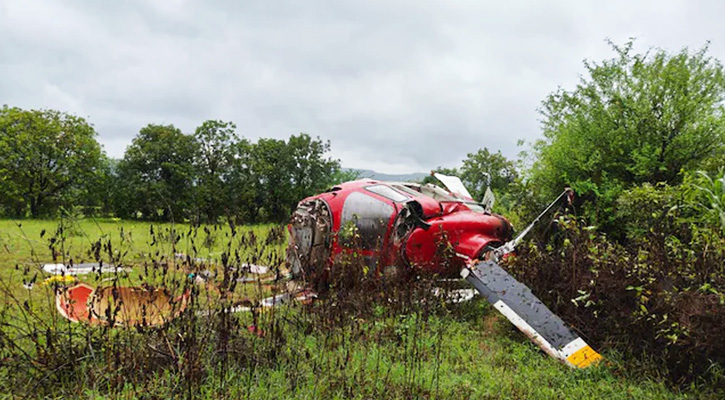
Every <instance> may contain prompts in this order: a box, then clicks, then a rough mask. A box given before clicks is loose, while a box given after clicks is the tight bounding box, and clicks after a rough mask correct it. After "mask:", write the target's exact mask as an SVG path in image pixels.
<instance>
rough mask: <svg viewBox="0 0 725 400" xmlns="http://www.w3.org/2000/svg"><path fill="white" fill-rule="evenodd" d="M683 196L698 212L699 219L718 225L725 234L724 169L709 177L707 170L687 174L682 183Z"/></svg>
mask: <svg viewBox="0 0 725 400" xmlns="http://www.w3.org/2000/svg"><path fill="white" fill-rule="evenodd" d="M683 189H684V192H685V198H686V199H687V201H688V204H689V205H690V207H691V208H692V209H694V210H695V211H697V212H699V213H700V216H701V218H700V219H701V221H703V222H705V223H709V224H711V225H712V226H714V227H719V228H720V232H721V233H723V234H725V169H723V168H720V171H719V172H718V173H717V174H716V175H715V176H714V177H710V175H708V174H707V172H704V171H697V172H696V173H693V174H688V175H687V176H686V178H685V182H684V185H683Z"/></svg>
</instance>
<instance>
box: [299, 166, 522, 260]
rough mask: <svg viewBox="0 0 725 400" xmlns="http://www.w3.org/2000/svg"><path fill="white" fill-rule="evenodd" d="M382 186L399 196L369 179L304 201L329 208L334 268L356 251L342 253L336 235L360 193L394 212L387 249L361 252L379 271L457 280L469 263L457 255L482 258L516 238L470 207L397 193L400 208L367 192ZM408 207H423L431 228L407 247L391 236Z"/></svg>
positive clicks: (502, 222) (503, 224) (406, 241)
mask: <svg viewBox="0 0 725 400" xmlns="http://www.w3.org/2000/svg"><path fill="white" fill-rule="evenodd" d="M380 184H383V185H387V186H389V187H391V188H392V189H394V190H395V188H394V187H393V186H391V184H390V183H387V182H380V181H374V180H370V179H367V180H360V181H354V182H347V183H343V184H340V185H338V186H336V187H335V188H333V190H332V191H329V192H326V193H322V194H319V195H316V196H312V197H309V198H307V199H304V200H303V201H302V202H307V201H311V200H315V199H321V200H324V201H325V202H326V203H327V204H328V206H329V208H330V211H331V214H332V219H333V223H332V225H333V229H332V232H333V238H332V249H331V254H330V263H332V262H333V260H334V259H335V256H336V255H338V254H340V253H342V252H349V251H351V250H350V249H347V248H342V247H341V246H340V245H339V244H338V240H337V233H338V232H339V230H340V227H341V220H342V215H343V207H344V204H345V200H346V199H347V197H348V196H349V195H350V194H352V193H355V192H361V193H364V194H365V195H368V196H371V197H373V198H376V199H378V200H381V201H383V202H385V203H387V204H389V205H390V206H392V207H393V210H395V211H394V213H393V215H392V216H391V218H390V219H389V220H388V221H387V229H386V231H385V236H384V238H383V246H382V249H381V250H380V251H369V250H366V251H361V250H360V249H358V250H356V251H357V252H358V253H362V254H363V255H366V256H373V257H375V258H376V259H377V261H378V270H382V268H383V267H384V266H386V265H399V264H401V263H402V264H405V265H407V266H414V267H418V268H422V269H425V270H429V271H433V272H437V273H445V274H449V273H450V274H457V273H458V272H460V269H461V268H462V267H463V265H464V261H465V260H464V258H462V257H460V256H455V254H456V253H458V254H459V255H463V256H465V257H470V258H477V257H479V256H481V252H482V250H483V249H484V248H485V247H486V246H487V245H489V244H497V245H500V244H503V243H504V242H506V241H508V240H510V238H511V233H512V228H511V225H510V224H509V223H508V221H506V219H504V218H503V217H501V216H499V215H496V214H488V213H484V212H479V211H472V209H471V208H470V207H469V206H467V205H466V203H465V202H461V201H437V200H436V199H434V198H432V197H429V196H427V195H424V194H422V193H415V195H413V194H411V193H408V192H406V191H402V190H396V191H397V192H399V193H401V194H403V195H404V196H405V197H406V200H405V201H400V202H395V201H392V200H390V199H388V198H386V197H383V196H381V195H378V194H376V193H372V192H370V191H368V190H366V189H365V188H366V187H369V186H372V185H380ZM408 201H417V202H418V203H419V204H420V208H421V210H422V215H423V218H422V220H423V221H424V222H425V223H427V224H429V225H430V228H429V229H427V230H425V229H423V228H421V227H415V228H413V229H412V230H410V231H409V232H408V233H407V235H405V237H404V238H403V240H402V243H392V241H393V240H392V236H391V235H392V231H393V228H394V225H395V221H396V217H397V216H398V213H400V211H401V210H402V209H403V208H404V206H405V203H406V202H408ZM302 202H301V203H302ZM445 253H448V254H449V255H454V256H453V257H443V256H442V255H443V254H445ZM446 260H447V261H446Z"/></svg>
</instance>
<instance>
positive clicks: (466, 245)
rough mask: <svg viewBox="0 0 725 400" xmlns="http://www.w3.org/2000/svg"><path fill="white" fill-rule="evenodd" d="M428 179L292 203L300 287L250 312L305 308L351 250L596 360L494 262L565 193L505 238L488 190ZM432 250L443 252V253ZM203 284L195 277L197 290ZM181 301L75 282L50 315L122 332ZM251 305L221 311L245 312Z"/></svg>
mask: <svg viewBox="0 0 725 400" xmlns="http://www.w3.org/2000/svg"><path fill="white" fill-rule="evenodd" d="M433 175H434V176H435V177H436V178H437V179H438V180H439V181H440V182H441V183H442V184H443V187H440V186H437V185H433V184H419V183H411V182H382V181H375V180H370V179H365V180H358V181H353V182H346V183H343V184H340V185H337V186H334V187H332V188H331V189H329V190H328V191H326V192H324V193H321V194H318V195H315V196H312V197H309V198H306V199H304V200H302V201H300V203H299V204H298V207H297V209H296V210H295V211H294V212H293V214H292V217H291V221H290V224H289V226H288V230H289V233H290V235H289V245H288V249H287V265H288V268H289V270H290V273H291V277H292V278H293V279H301V280H302V281H303V282H304V283H305V284H306V285H307V286H308V288H307V289H302V290H301V287H299V286H295V285H291V286H292V287H293V288H292V289H291V290H289V291H287V292H285V293H281V294H275V295H273V296H272V297H270V298H267V299H264V300H262V301H261V302H259V303H258V304H256V305H254V306H252V307H255V306H256V307H262V308H265V307H274V306H276V305H278V304H281V303H285V302H288V301H290V300H293V299H295V300H298V301H301V302H308V301H311V299H313V298H315V297H316V294H315V292H314V290H315V289H319V288H320V287H321V286H324V285H325V283H326V279H327V275H328V274H329V271H330V267H331V266H332V265H333V264H334V263H335V262H336V261H338V260H339V259H340V257H343V256H344V255H345V254H350V252H356V253H358V254H361V255H362V258H363V261H364V263H365V264H366V265H367V267H368V268H367V270H368V271H369V273H373V274H376V275H377V276H380V277H381V278H382V279H389V278H391V279H392V278H394V277H395V276H398V275H400V274H401V273H405V272H411V271H415V270H416V269H419V270H425V271H429V272H434V273H436V274H439V275H440V276H441V277H443V278H451V277H457V278H460V277H462V278H464V279H465V281H467V282H468V283H470V284H471V285H472V286H473V288H475V290H476V291H477V292H479V293H480V294H481V295H483V296H484V297H485V298H486V299H487V300H488V301H489V302H490V303H491V304H493V306H494V308H496V309H497V310H498V311H499V312H501V314H503V315H504V316H505V317H506V318H507V319H509V321H511V322H512V323H513V324H514V325H515V326H516V327H517V328H518V329H519V330H521V331H522V332H523V333H524V334H526V335H527V336H528V337H529V338H530V339H531V340H532V341H533V342H534V343H536V344H537V345H538V346H539V347H540V348H541V349H542V350H543V351H544V352H546V353H547V354H549V355H550V356H552V357H554V358H556V359H558V360H560V361H562V362H564V363H565V364H568V365H570V366H572V367H577V368H585V367H587V366H589V365H591V364H593V363H596V362H597V361H599V360H600V359H601V358H602V357H601V356H600V355H599V354H598V353H597V352H596V351H594V350H593V349H592V348H591V347H590V346H589V345H588V344H587V343H586V342H585V341H584V340H583V339H581V338H580V337H579V336H578V335H577V334H576V333H574V332H573V331H572V330H571V329H570V328H568V327H567V326H566V324H565V323H564V321H562V320H561V318H559V317H558V316H557V315H555V314H554V313H553V312H551V310H549V309H548V308H547V307H546V306H545V305H544V304H543V303H542V302H541V301H540V300H539V299H538V298H537V297H536V296H534V294H533V293H532V292H531V290H530V289H529V288H528V287H526V286H525V285H523V284H522V283H520V282H518V281H516V279H514V278H513V277H512V276H511V275H509V274H508V273H507V272H506V271H505V269H504V268H502V267H501V266H500V265H499V264H498V262H499V261H500V260H501V259H502V258H503V257H505V256H506V255H507V254H510V253H512V252H513V251H514V250H515V249H516V246H517V245H518V244H519V243H520V242H521V241H522V240H523V238H524V237H525V236H526V234H528V233H529V231H530V230H531V229H532V228H533V226H534V225H535V224H536V223H537V222H538V221H539V220H540V219H541V218H542V217H543V216H544V215H545V214H546V213H547V212H548V211H550V210H551V209H552V208H553V207H554V206H555V205H557V204H558V203H559V202H560V201H561V200H562V199H565V198H567V199H569V201H571V196H572V192H571V190H569V189H567V190H565V191H564V192H563V193H562V194H561V195H560V196H559V197H558V198H557V199H556V200H555V201H554V202H552V203H551V204H550V205H549V206H548V207H547V208H546V209H545V210H544V211H543V212H542V213H541V214H540V215H539V216H538V217H537V218H536V219H535V220H534V221H533V222H532V223H531V224H530V225H529V226H528V227H526V228H525V229H524V230H523V231H522V232H521V233H520V234H518V235H517V236H516V237H514V236H513V233H514V231H513V228H512V226H511V224H510V223H509V222H508V221H507V220H506V219H505V218H504V217H502V216H500V215H497V214H495V213H493V212H492V211H491V208H492V207H493V204H494V201H495V199H494V196H493V193H492V192H491V191H490V189H487V190H486V194H485V196H484V199H483V200H482V201H481V202H477V201H475V200H474V199H473V198H472V197H471V195H470V194H469V192H468V191H467V190H466V188H465V186H464V185H463V184H462V182H461V180H460V179H459V178H457V177H454V176H446V175H443V174H437V173H434V174H433ZM441 248H445V249H447V250H449V252H448V254H445V252H442V251H441ZM450 250H452V257H451V254H450V253H451V252H450ZM176 256H177V257H180V255H176ZM181 256H183V255H181ZM184 257H185V256H184ZM202 261H205V260H202ZM103 268H106V269H105V270H104V269H103ZM242 268H243V269H244V270H246V271H247V272H249V273H252V274H264V273H267V272H268V269H267V268H265V267H263V266H257V265H244V266H242ZM112 269H113V267H112V266H105V267H102V266H100V265H90V264H88V265H78V266H73V267H71V266H64V265H57V264H48V265H46V266H45V267H44V270H45V271H46V272H49V273H51V274H62V276H63V277H65V276H66V275H76V274H83V273H90V272H99V273H100V272H107V271H110V270H112ZM192 275H193V274H192ZM56 279H57V278H56ZM205 279H206V278H203V277H200V276H196V277H195V280H196V282H197V283H200V282H203V281H204V280H205ZM243 279H249V278H243ZM310 289H312V290H310ZM471 292H472V291H469V292H465V293H460V294H459V298H460V299H462V300H463V301H465V300H466V299H470V298H471V297H472V294H471ZM188 300H189V292H185V293H183V294H182V295H180V296H177V297H176V298H172V297H171V296H170V294H169V293H167V292H166V291H164V290H163V289H148V288H140V287H115V286H99V287H98V288H93V287H91V286H89V285H87V284H84V283H80V284H77V285H76V286H73V287H65V288H63V289H60V290H58V291H57V294H56V306H57V308H58V311H59V312H60V313H61V314H62V315H63V316H64V317H66V318H68V319H69V320H71V321H74V322H86V323H90V324H104V325H105V324H109V323H112V324H114V325H116V324H117V325H122V326H123V325H126V326H133V325H149V326H158V325H162V324H164V323H166V322H168V321H169V320H171V319H173V318H175V317H177V316H178V315H179V314H180V313H182V312H183V311H184V310H185V308H186V305H187V303H188ZM252 307H249V306H246V305H244V306H237V307H234V308H231V309H229V310H227V311H230V312H238V311H249V310H251V308H252ZM109 310H113V315H110V314H109Z"/></svg>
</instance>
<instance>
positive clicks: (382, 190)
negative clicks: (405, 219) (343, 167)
mask: <svg viewBox="0 0 725 400" xmlns="http://www.w3.org/2000/svg"><path fill="white" fill-rule="evenodd" d="M365 189H367V190H368V191H370V192H373V193H375V194H379V195H381V196H383V197H385V198H386V199H390V200H392V201H394V202H397V203H399V202H401V201H406V200H408V197H406V196H405V195H404V194H402V193H400V192H398V191H397V190H395V189H393V188H391V187H390V186H387V185H374V186H368V187H366V188H365Z"/></svg>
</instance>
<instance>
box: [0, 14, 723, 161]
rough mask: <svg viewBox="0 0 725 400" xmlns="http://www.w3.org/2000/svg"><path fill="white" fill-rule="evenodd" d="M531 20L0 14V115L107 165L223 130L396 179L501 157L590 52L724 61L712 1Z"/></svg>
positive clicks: (527, 135)
mask: <svg viewBox="0 0 725 400" xmlns="http://www.w3.org/2000/svg"><path fill="white" fill-rule="evenodd" d="M542 3H543V2H539V1H529V2H516V1H508V2H490V1H481V0H476V1H439V0H438V1H422V0H415V1H412V0H411V1H394V0H388V1H371V0H364V1H346V2H340V1H299V0H297V1H234V0H228V1H182V0H164V1H160V0H155V1H140V0H139V1H123V2H111V1H97V0H83V1H81V0H68V1H50V0H48V1H44V0H0V38H1V41H0V104H8V105H10V106H18V107H22V108H54V109H59V110H62V111H67V112H71V113H74V114H77V115H80V116H84V117H87V118H88V119H89V120H90V122H91V123H93V124H94V125H95V127H96V130H97V131H98V133H99V140H100V142H101V143H102V144H103V145H104V147H105V150H106V152H107V153H108V154H109V155H110V156H112V157H117V158H120V157H122V156H123V152H124V150H125V148H126V146H127V145H128V144H129V143H130V142H131V139H132V138H133V137H134V136H135V135H136V133H137V132H138V130H139V129H140V128H141V127H142V126H144V125H146V124H148V123H173V124H174V125H176V126H177V127H179V128H181V129H182V130H183V131H185V132H187V133H191V132H193V130H194V128H195V127H196V126H198V125H199V124H200V123H201V122H202V121H204V120H206V119H223V120H231V121H234V122H235V123H236V124H237V126H238V133H239V134H240V135H242V136H244V137H247V138H249V139H252V140H254V139H256V138H258V137H275V138H287V137H289V135H291V134H296V133H299V132H307V133H309V134H311V135H313V136H320V137H321V138H323V139H326V140H328V139H329V140H330V141H331V142H332V149H333V153H332V155H333V156H334V157H337V158H340V159H341V160H342V164H343V165H344V166H347V167H355V168H367V169H374V170H377V171H379V172H387V173H404V172H414V171H426V170H430V169H431V168H434V167H436V166H438V165H443V166H456V165H458V164H459V163H460V161H461V160H462V159H463V158H464V157H465V156H466V153H468V152H472V151H476V150H477V149H478V148H480V147H484V146H485V147H488V148H489V149H491V150H494V151H495V150H501V151H502V152H503V153H504V154H505V155H507V156H509V157H515V155H516V154H517V153H518V151H519V150H520V149H519V148H517V147H516V142H517V140H518V139H525V140H527V141H532V140H535V139H536V138H538V137H539V136H540V129H539V122H538V119H539V115H538V113H537V111H536V109H537V108H538V106H539V104H540V102H541V100H543V99H544V97H545V96H546V95H547V94H548V93H550V92H552V91H554V90H556V88H557V87H558V86H562V87H564V88H571V87H572V86H573V85H575V84H576V82H577V80H578V75H579V74H581V73H582V71H583V67H582V60H583V59H585V58H587V59H591V60H601V59H604V58H608V57H610V56H611V54H612V53H611V51H610V50H609V48H608V46H607V44H606V43H605V38H611V39H612V40H613V41H614V42H616V43H623V42H624V41H626V40H627V38H629V37H637V38H638V40H637V46H636V47H637V48H638V49H641V50H644V49H646V48H648V47H652V46H655V47H661V48H665V49H668V50H672V51H677V50H679V49H681V48H682V47H684V46H690V47H693V48H699V47H701V46H702V45H703V44H705V42H706V41H708V40H709V41H711V46H710V54H711V55H713V56H715V57H717V58H719V59H721V60H725V37H724V34H725V25H723V23H722V16H723V15H725V3H723V2H720V1H637V2H632V1H608V2H602V1H597V2H591V3H588V4H587V3H586V2H584V1H555V2H547V3H548V4H547V5H544V4H542Z"/></svg>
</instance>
